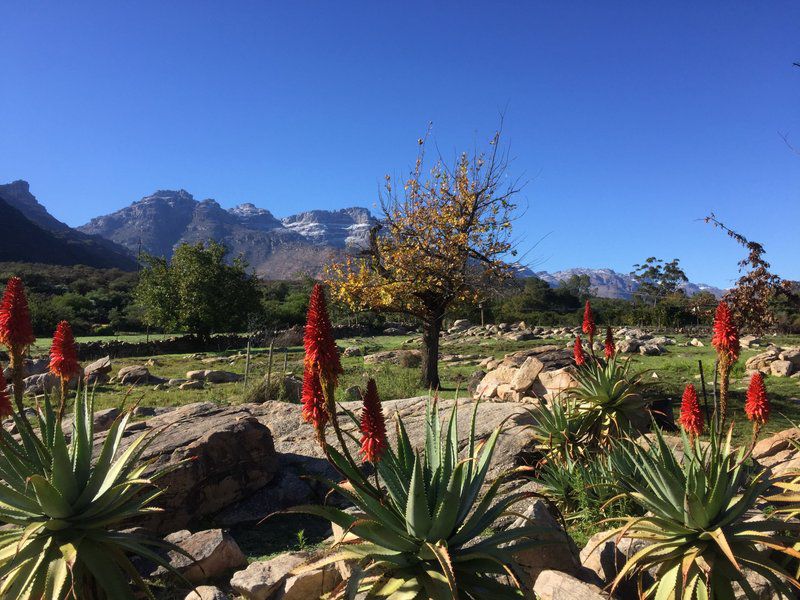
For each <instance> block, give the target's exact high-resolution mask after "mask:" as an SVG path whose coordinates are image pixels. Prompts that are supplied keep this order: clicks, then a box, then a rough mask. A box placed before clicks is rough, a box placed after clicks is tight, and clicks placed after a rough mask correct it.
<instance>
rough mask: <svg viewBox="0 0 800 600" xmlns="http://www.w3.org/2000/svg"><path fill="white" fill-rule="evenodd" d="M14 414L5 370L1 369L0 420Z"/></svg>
mask: <svg viewBox="0 0 800 600" xmlns="http://www.w3.org/2000/svg"><path fill="white" fill-rule="evenodd" d="M12 412H13V409H12V408H11V399H10V398H9V397H8V386H7V384H6V378H5V376H4V375H3V369H2V368H0V419H2V418H3V417H8V416H10V415H11V413H12Z"/></svg>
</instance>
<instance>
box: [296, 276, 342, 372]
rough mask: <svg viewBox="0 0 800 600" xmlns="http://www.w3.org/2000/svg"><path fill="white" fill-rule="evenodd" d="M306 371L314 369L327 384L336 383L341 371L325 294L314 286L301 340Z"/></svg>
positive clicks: (316, 285) (317, 285) (318, 285)
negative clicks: (304, 352) (304, 353)
mask: <svg viewBox="0 0 800 600" xmlns="http://www.w3.org/2000/svg"><path fill="white" fill-rule="evenodd" d="M303 345H304V346H305V351H306V355H305V365H306V370H308V369H309V368H311V369H314V370H315V371H316V372H317V373H318V374H319V375H320V376H321V377H322V378H323V379H324V380H325V381H326V382H327V383H328V384H330V385H333V386H335V385H336V384H337V383H338V380H339V375H341V374H342V373H343V372H344V371H343V370H342V363H341V361H340V359H339V350H338V349H337V348H336V342H334V341H333V329H332V327H331V320H330V317H329V316H328V307H327V305H326V302H325V292H324V291H323V289H322V286H321V285H320V284H318V283H317V284H315V285H314V289H313V290H312V292H311V298H310V299H309V303H308V315H307V318H306V330H305V336H304V338H303Z"/></svg>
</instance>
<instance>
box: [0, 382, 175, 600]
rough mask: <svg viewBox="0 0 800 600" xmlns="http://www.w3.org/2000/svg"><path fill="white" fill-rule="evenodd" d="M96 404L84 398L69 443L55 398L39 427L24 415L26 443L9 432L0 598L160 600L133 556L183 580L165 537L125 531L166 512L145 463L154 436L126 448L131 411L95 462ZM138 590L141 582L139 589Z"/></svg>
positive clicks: (1, 445)
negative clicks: (142, 519) (157, 502)
mask: <svg viewBox="0 0 800 600" xmlns="http://www.w3.org/2000/svg"><path fill="white" fill-rule="evenodd" d="M92 404H93V402H92V400H91V398H90V397H89V395H88V394H87V393H85V392H84V393H83V394H81V393H79V394H78V395H77V397H76V401H75V409H74V419H73V425H72V431H71V434H70V436H69V441H67V436H66V435H65V433H64V430H63V427H62V422H61V419H60V418H59V417H58V416H57V414H56V411H55V410H54V409H53V407H52V405H51V403H50V401H49V398H48V397H45V398H44V400H43V405H42V406H41V407H39V410H38V412H37V417H36V419H35V423H34V424H35V425H38V427H36V428H34V427H28V426H23V423H22V419H24V418H25V417H24V416H20V415H19V414H14V415H13V418H14V421H15V423H16V426H17V427H16V429H17V431H18V432H19V435H18V436H17V437H15V436H13V435H11V434H10V433H8V432H7V431H6V430H5V429H4V428H0V450H2V452H0V478H2V482H0V521H2V522H4V523H6V524H7V525H8V527H7V528H4V529H3V530H2V531H1V532H0V597H3V598H21V599H24V598H30V599H34V598H35V599H44V600H60V599H66V598H80V599H81V600H103V599H112V598H113V599H114V600H118V599H122V600H124V599H131V600H132V599H134V598H137V597H141V596H139V595H137V594H136V593H135V590H136V589H138V590H140V591H141V592H142V593H143V594H144V595H145V597H148V598H153V595H152V593H151V592H150V590H149V588H148V586H147V584H146V582H145V581H144V580H143V579H142V577H141V576H140V575H139V573H138V572H137V570H136V569H135V568H134V566H133V564H132V563H131V560H130V558H129V556H130V555H138V556H141V557H144V558H146V559H148V560H150V561H152V562H153V563H155V564H156V565H160V566H163V567H165V568H166V569H168V570H169V571H171V572H172V573H175V571H174V570H173V569H172V568H171V567H170V565H169V562H168V561H167V560H165V559H164V558H163V557H162V555H161V554H159V553H158V552H157V551H156V550H158V549H167V550H173V551H176V552H179V553H181V554H184V555H185V552H184V551H183V550H181V549H180V548H178V547H176V546H174V545H172V544H168V543H166V542H163V541H161V540H158V539H151V538H148V537H145V536H143V535H140V534H137V533H132V532H125V531H118V530H116V528H121V527H124V526H125V523H126V522H127V521H128V520H130V519H132V518H135V517H139V516H142V515H146V514H149V513H151V512H153V511H156V510H159V509H157V508H154V507H153V506H152V503H153V501H154V500H155V499H156V498H157V497H158V496H159V495H160V494H161V493H162V492H161V490H160V489H158V488H157V487H155V485H154V482H155V481H156V480H157V479H158V478H159V477H160V476H162V475H163V474H165V473H166V472H167V471H166V470H162V471H159V472H157V473H155V474H154V475H151V476H150V477H145V472H146V470H147V468H148V466H149V463H147V462H143V461H142V460H141V458H142V454H143V452H144V451H145V450H146V449H147V447H148V446H149V444H150V443H152V441H153V439H154V436H153V435H152V434H151V433H145V434H143V435H142V436H140V437H139V438H137V439H135V440H134V441H133V442H131V443H130V444H129V445H128V446H127V447H126V448H125V449H124V450H122V451H120V445H121V442H122V439H123V435H124V433H125V429H126V426H127V424H128V419H129V418H130V413H129V412H125V413H123V414H121V415H120V416H119V417H118V418H117V419H116V420H115V421H114V423H113V424H112V425H111V428H110V429H109V430H108V433H107V435H106V438H105V441H104V443H103V444H102V446H101V448H100V451H99V453H98V454H97V455H96V456H93V433H94V432H93V418H92V414H93V413H92ZM131 583H133V585H131Z"/></svg>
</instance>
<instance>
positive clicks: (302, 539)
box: [297, 529, 308, 550]
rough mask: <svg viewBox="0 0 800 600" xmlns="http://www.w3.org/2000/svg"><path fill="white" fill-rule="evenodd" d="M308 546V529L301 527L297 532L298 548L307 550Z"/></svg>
mask: <svg viewBox="0 0 800 600" xmlns="http://www.w3.org/2000/svg"><path fill="white" fill-rule="evenodd" d="M307 546H308V540H307V539H306V530H305V529H301V530H300V531H298V532H297V549H298V550H305V549H306V547H307Z"/></svg>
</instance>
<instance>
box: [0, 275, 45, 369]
mask: <svg viewBox="0 0 800 600" xmlns="http://www.w3.org/2000/svg"><path fill="white" fill-rule="evenodd" d="M35 341H36V338H35V337H34V335H33V328H32V327H31V316H30V310H29V309H28V299H27V298H26V297H25V288H24V286H23V285H22V280H21V279H20V278H19V277H12V278H11V279H9V280H8V285H6V291H5V293H4V294H3V300H2V301H1V302H0V343H2V344H3V345H5V346H6V347H7V348H8V350H9V352H12V353H19V354H20V355H21V354H24V353H25V351H26V350H27V349H28V347H29V346H30V345H31V344H33V342H35Z"/></svg>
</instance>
